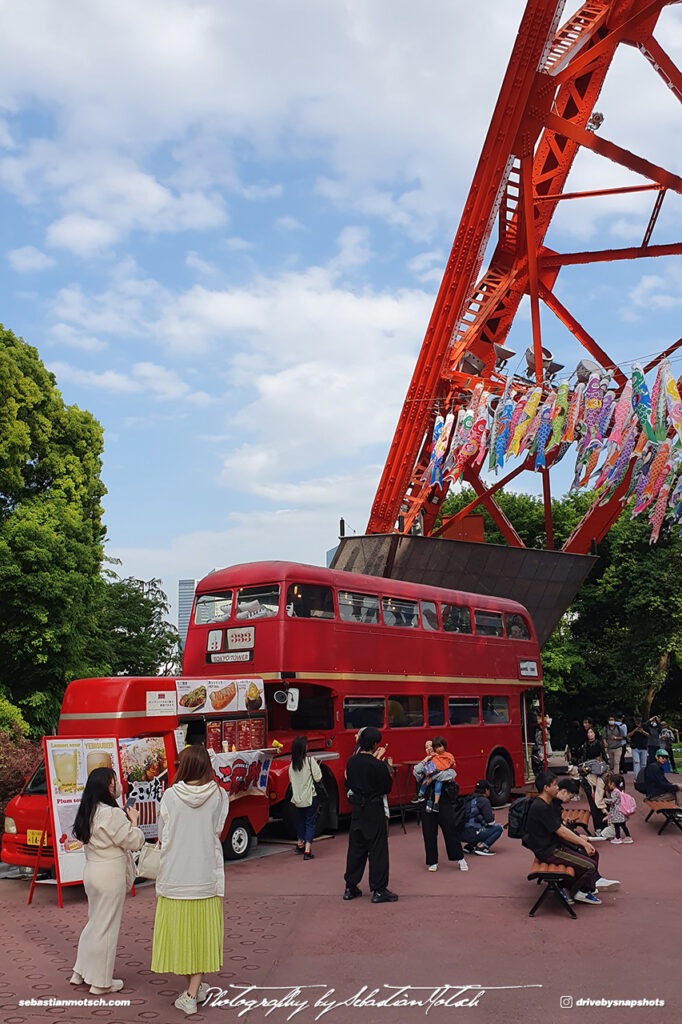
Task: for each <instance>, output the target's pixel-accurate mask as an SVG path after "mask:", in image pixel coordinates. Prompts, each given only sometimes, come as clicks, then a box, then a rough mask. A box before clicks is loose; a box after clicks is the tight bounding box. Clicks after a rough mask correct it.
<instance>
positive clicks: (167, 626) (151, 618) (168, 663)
mask: <svg viewBox="0 0 682 1024" xmlns="http://www.w3.org/2000/svg"><path fill="white" fill-rule="evenodd" d="M167 613H168V600H167V598H166V595H165V593H164V592H163V590H162V589H161V581H160V580H157V579H154V580H149V581H147V582H145V581H143V580H136V579H133V578H132V577H128V578H127V579H119V578H118V576H116V574H115V573H111V572H110V573H108V579H106V580H105V579H102V581H101V587H100V594H99V602H98V611H97V624H96V627H95V629H94V637H93V655H94V658H95V664H94V665H93V668H95V669H96V670H97V674H98V675H114V676H116V675H133V676H155V675H158V674H162V675H163V674H172V673H174V672H176V671H177V670H178V667H179V665H178V645H179V641H180V636H179V633H178V631H177V629H176V628H175V626H174V625H172V623H170V622H168V621H167V620H166V615H167Z"/></svg>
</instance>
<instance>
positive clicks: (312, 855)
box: [303, 853, 315, 860]
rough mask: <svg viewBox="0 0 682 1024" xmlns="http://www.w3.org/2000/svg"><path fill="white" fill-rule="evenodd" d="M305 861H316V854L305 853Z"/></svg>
mask: <svg viewBox="0 0 682 1024" xmlns="http://www.w3.org/2000/svg"><path fill="white" fill-rule="evenodd" d="M303 860H315V854H314V853H304V854H303Z"/></svg>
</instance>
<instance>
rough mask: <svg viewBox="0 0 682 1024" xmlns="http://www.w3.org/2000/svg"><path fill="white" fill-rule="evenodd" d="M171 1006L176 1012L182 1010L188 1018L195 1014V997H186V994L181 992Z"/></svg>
mask: <svg viewBox="0 0 682 1024" xmlns="http://www.w3.org/2000/svg"><path fill="white" fill-rule="evenodd" d="M173 1005H174V1006H175V1008H176V1009H178V1010H184V1012H185V1013H186V1014H187V1016H188V1017H189V1016H190V1015H191V1014H193V1013H196V1012H197V1001H196V997H195V996H190V995H188V994H187V992H183V993H182V994H181V995H179V996H178V998H177V999H176V1000H175V1003H174V1004H173Z"/></svg>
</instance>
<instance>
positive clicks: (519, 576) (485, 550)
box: [332, 533, 597, 647]
mask: <svg viewBox="0 0 682 1024" xmlns="http://www.w3.org/2000/svg"><path fill="white" fill-rule="evenodd" d="M596 561H597V559H596V557H594V556H592V555H574V554H566V553H564V552H562V551H542V550H538V549H536V548H514V547H505V546H504V545H500V544H478V543H471V542H470V541H461V540H441V539H436V538H434V537H414V536H404V535H401V534H397V533H393V534H370V535H366V536H363V537H343V538H342V539H341V541H340V543H339V546H338V548H337V550H336V553H335V555H334V558H333V561H332V568H333V569H344V570H346V571H347V572H360V573H365V574H366V575H368V576H387V577H390V578H391V579H396V580H405V581H406V582H408V583H425V584H428V585H429V586H433V587H448V588H450V589H454V590H467V591H471V592H473V593H478V594H489V595H490V596H494V597H506V598H510V599H511V600H514V601H519V602H520V603H521V604H523V605H525V606H526V608H527V609H528V611H529V612H530V614H531V616H532V618H533V623H534V625H535V629H536V632H537V634H538V640H539V643H540V646H541V647H543V646H544V644H545V643H546V641H547V638H548V637H549V635H550V633H551V632H552V630H553V629H554V627H555V626H556V624H557V623H558V622H559V620H560V618H561V616H562V615H563V614H564V612H565V611H566V609H567V608H568V606H569V605H570V603H571V601H572V600H573V598H574V597H575V595H576V594H577V592H578V589H579V588H580V586H581V584H582V583H583V582H584V581H585V579H586V578H587V576H588V575H589V573H590V571H591V569H592V567H593V566H594V564H595V562H596Z"/></svg>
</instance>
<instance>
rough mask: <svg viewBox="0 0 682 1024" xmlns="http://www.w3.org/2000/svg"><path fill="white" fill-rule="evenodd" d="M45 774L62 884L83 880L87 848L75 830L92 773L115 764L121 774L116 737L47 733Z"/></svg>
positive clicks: (55, 854)
mask: <svg viewBox="0 0 682 1024" xmlns="http://www.w3.org/2000/svg"><path fill="white" fill-rule="evenodd" d="M43 743H44V746H45V774H46V778H47V793H48V799H49V804H50V818H51V822H52V837H53V848H54V856H55V866H56V869H57V877H58V879H59V882H60V883H61V884H62V885H70V884H73V883H74V882H82V881H83V871H84V869H85V850H84V849H83V844H82V843H80V842H79V841H78V840H77V839H76V837H75V836H74V834H73V823H74V820H75V818H76V813H77V811H78V807H79V806H80V802H81V797H82V795H83V790H84V789H85V783H86V782H87V778H88V775H89V774H90V772H91V771H93V769H95V768H113V770H114V772H115V773H116V776H117V778H118V779H119V780H120V778H121V764H120V760H119V754H118V745H117V741H116V740H115V739H92V738H90V739H57V738H55V737H48V736H46V737H45V739H44V740H43Z"/></svg>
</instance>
